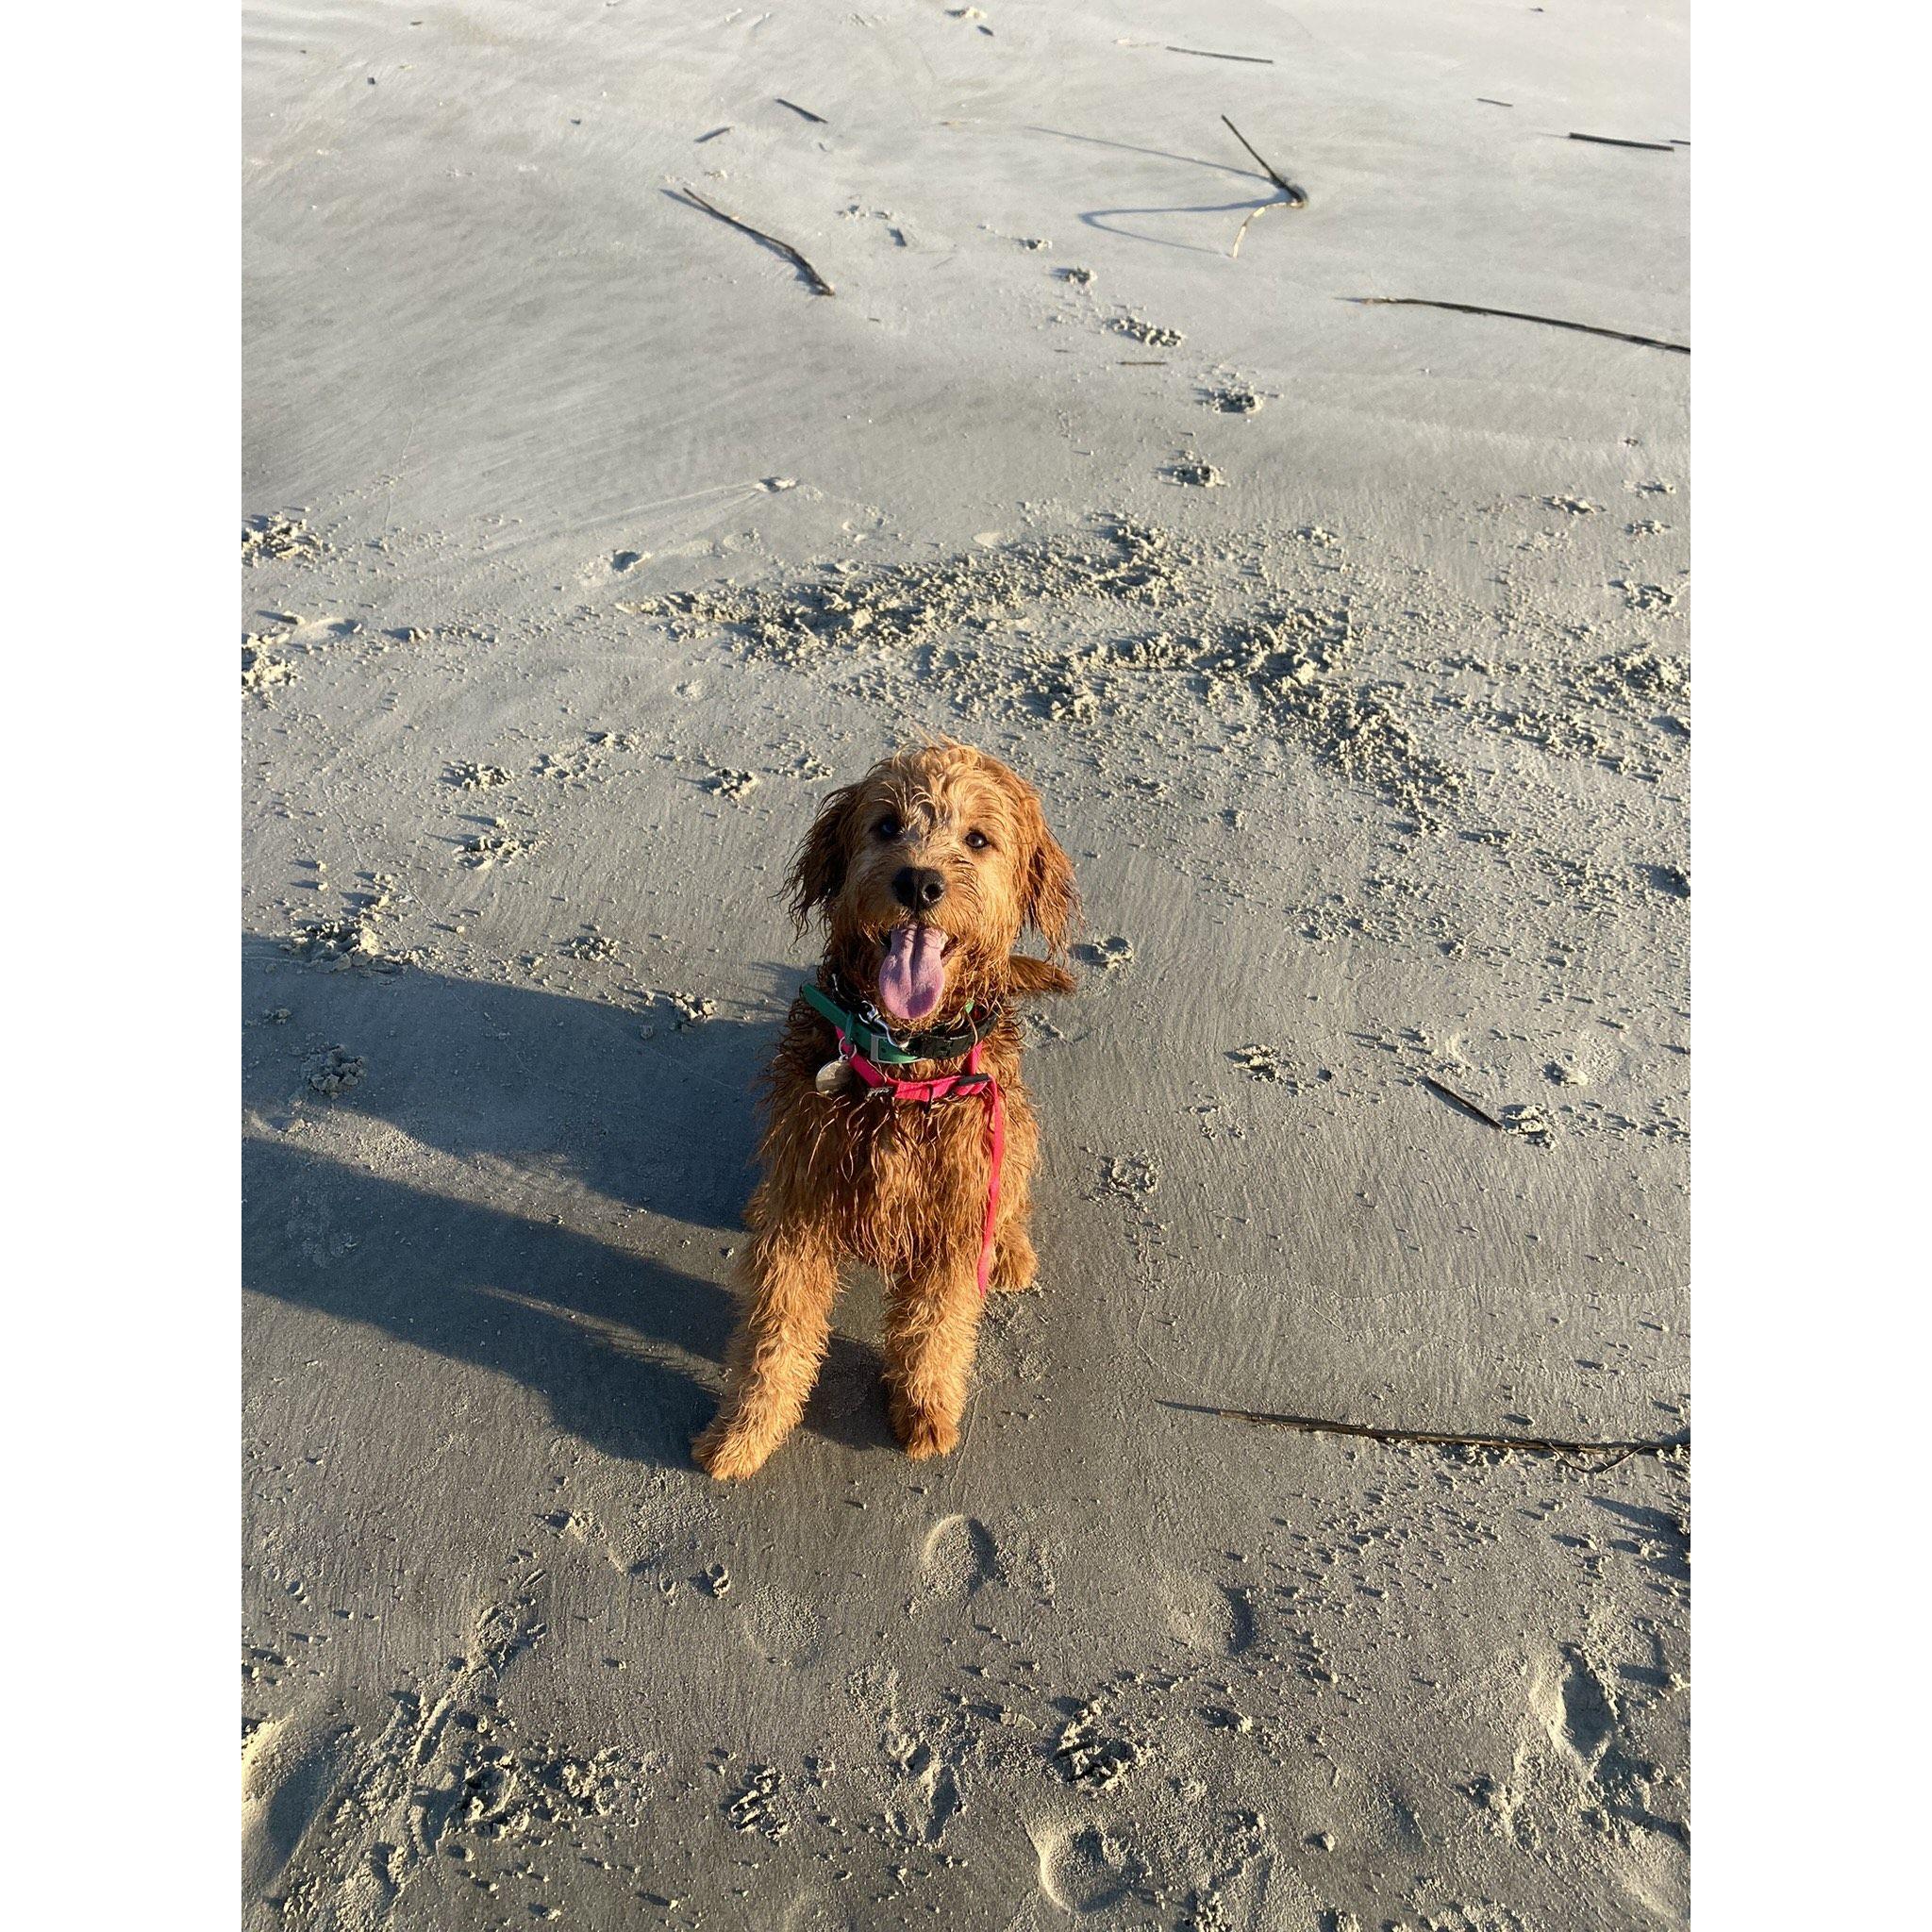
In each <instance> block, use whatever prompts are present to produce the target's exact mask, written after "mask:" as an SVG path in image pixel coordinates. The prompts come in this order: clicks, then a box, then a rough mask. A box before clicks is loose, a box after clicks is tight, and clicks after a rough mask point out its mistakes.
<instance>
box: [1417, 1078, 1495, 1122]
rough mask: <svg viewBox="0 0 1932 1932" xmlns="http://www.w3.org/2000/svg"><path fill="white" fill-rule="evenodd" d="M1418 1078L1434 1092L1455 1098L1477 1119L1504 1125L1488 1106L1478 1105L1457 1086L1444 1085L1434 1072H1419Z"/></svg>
mask: <svg viewBox="0 0 1932 1932" xmlns="http://www.w3.org/2000/svg"><path fill="white" fill-rule="evenodd" d="M1416 1078H1417V1079H1418V1080H1420V1081H1421V1082H1422V1083H1423V1085H1424V1087H1426V1088H1428V1089H1429V1091H1431V1092H1432V1093H1440V1094H1441V1096H1442V1098H1443V1099H1444V1100H1453V1101H1454V1102H1455V1103H1456V1105H1457V1107H1459V1108H1461V1109H1462V1110H1463V1112H1464V1113H1473V1114H1474V1116H1475V1117H1476V1119H1477V1120H1479V1121H1487V1122H1488V1123H1489V1124H1490V1125H1491V1126H1492V1127H1501V1126H1502V1125H1503V1123H1502V1122H1501V1121H1499V1120H1498V1119H1497V1118H1496V1116H1495V1115H1494V1114H1492V1113H1491V1111H1490V1110H1489V1108H1486V1107H1478V1106H1477V1105H1476V1104H1475V1102H1474V1101H1473V1100H1472V1099H1471V1098H1470V1097H1469V1095H1468V1094H1466V1093H1458V1092H1457V1091H1456V1090H1455V1088H1453V1087H1445V1086H1443V1084H1442V1083H1441V1081H1440V1080H1438V1079H1437V1078H1436V1077H1435V1076H1434V1075H1433V1074H1417V1075H1416Z"/></svg>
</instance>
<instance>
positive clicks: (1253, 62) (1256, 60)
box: [1167, 47, 1274, 67]
mask: <svg viewBox="0 0 1932 1932" xmlns="http://www.w3.org/2000/svg"><path fill="white" fill-rule="evenodd" d="M1167 51H1168V52H1169V53H1170V54H1197V55H1199V56H1200V58H1202V59H1203V60H1245V61H1246V62H1247V64H1248V65H1249V66H1250V67H1273V66H1274V59H1273V58H1272V57H1270V56H1269V55H1266V54H1217V53H1215V52H1214V50H1213V49H1212V48H1211V47H1169V48H1168V49H1167Z"/></svg>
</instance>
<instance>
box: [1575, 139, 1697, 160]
mask: <svg viewBox="0 0 1932 1932" xmlns="http://www.w3.org/2000/svg"><path fill="white" fill-rule="evenodd" d="M1570 139H1571V140H1572V141H1593V142H1595V143H1596V144H1597V146H1598V147H1647V148H1648V149H1650V151H1651V152H1652V153H1653V154H1658V155H1669V154H1675V153H1676V149H1675V148H1674V147H1673V146H1672V145H1671V143H1670V142H1667V141H1619V140H1618V139H1617V138H1616V136H1615V135H1613V134H1573V135H1572V136H1571V137H1570Z"/></svg>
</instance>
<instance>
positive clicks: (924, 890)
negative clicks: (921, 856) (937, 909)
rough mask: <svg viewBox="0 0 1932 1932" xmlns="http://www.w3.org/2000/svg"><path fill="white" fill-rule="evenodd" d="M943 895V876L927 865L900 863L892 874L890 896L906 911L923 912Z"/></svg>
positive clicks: (944, 886) (944, 887)
mask: <svg viewBox="0 0 1932 1932" xmlns="http://www.w3.org/2000/svg"><path fill="white" fill-rule="evenodd" d="M945 895H946V882H945V879H944V877H943V876H942V875H941V874H939V873H937V872H935V871H934V870H933V869H932V867H931V866H929V865H902V866H901V867H900V868H899V870H898V871H897V872H895V873H894V874H892V896H893V898H895V899H896V900H898V902H899V903H900V905H902V906H903V907H905V908H906V909H907V910H908V912H924V910H925V909H926V908H928V907H929V906H937V905H938V904H939V903H940V901H941V899H943V898H944V897H945Z"/></svg>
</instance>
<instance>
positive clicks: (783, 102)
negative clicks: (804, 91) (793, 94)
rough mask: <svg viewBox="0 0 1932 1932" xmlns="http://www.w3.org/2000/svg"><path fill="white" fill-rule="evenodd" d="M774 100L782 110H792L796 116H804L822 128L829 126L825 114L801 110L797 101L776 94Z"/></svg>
mask: <svg viewBox="0 0 1932 1932" xmlns="http://www.w3.org/2000/svg"><path fill="white" fill-rule="evenodd" d="M772 98H773V99H774V101H776V102H777V104H778V105H779V106H780V107H781V108H791V111H792V112H793V113H794V114H803V115H804V116H805V118H806V119H807V120H808V121H815V122H817V123H818V125H820V126H821V127H824V126H825V125H827V123H826V121H825V117H824V115H823V114H814V113H813V112H812V110H811V109H810V108H801V107H800V106H799V105H798V103H797V102H796V101H788V100H787V99H786V98H785V96H784V95H783V94H774V95H773V96H772Z"/></svg>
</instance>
